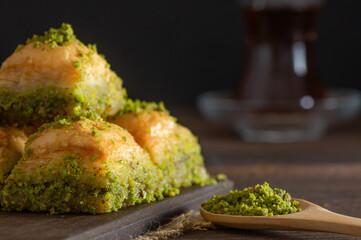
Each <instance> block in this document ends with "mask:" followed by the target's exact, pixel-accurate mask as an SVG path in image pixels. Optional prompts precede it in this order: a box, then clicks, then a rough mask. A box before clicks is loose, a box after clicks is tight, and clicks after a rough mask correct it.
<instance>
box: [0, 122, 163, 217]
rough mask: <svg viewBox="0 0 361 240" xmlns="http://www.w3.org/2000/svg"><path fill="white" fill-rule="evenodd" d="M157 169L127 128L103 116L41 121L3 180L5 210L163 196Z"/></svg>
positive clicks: (59, 208)
mask: <svg viewBox="0 0 361 240" xmlns="http://www.w3.org/2000/svg"><path fill="white" fill-rule="evenodd" d="M162 175H163V172H162V171H161V170H160V169H159V168H158V167H157V166H156V165H154V164H153V162H152V161H151V159H150V156H149V154H148V152H147V151H145V150H144V149H143V148H141V147H140V146H139V145H138V144H137V143H136V142H135V140H134V138H133V137H132V135H130V133H129V132H128V131H127V130H125V129H123V128H121V127H119V126H117V125H115V124H111V123H107V122H104V121H103V120H100V119H98V120H89V119H85V118H82V119H80V120H79V121H75V122H72V123H71V122H68V121H66V120H59V121H57V122H55V123H52V124H48V125H46V126H43V127H42V128H41V129H40V130H39V132H37V133H36V134H34V135H32V136H31V137H30V139H29V141H28V142H27V143H26V147H25V154H24V156H23V157H22V159H21V160H20V161H19V162H18V164H17V165H16V166H15V167H14V169H13V170H12V172H11V173H10V175H9V176H8V178H7V179H6V181H5V185H4V188H3V191H2V199H1V200H2V207H3V209H4V210H6V211H15V210H16V211H21V210H30V211H34V212H50V213H67V212H72V213H78V212H84V213H105V212H111V211H117V210H118V209H120V208H121V207H124V206H129V205H134V204H137V203H147V202H151V201H155V200H158V199H162V198H163V192H165V189H164V186H165V184H163V183H162V179H163V177H162Z"/></svg>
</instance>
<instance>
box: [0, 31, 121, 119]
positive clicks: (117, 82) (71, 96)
mask: <svg viewBox="0 0 361 240" xmlns="http://www.w3.org/2000/svg"><path fill="white" fill-rule="evenodd" d="M125 98H126V91H125V89H124V88H122V80H121V78H120V77H118V76H117V75H116V73H115V72H113V71H112V70H111V69H110V65H109V64H108V63H107V61H106V60H105V59H104V57H102V56H101V55H100V54H98V52H97V50H96V46H95V45H88V46H86V45H84V44H83V43H82V42H80V41H79V40H78V39H77V38H76V36H75V35H74V33H73V29H72V28H71V26H70V25H69V24H62V26H61V27H60V28H59V29H53V28H51V29H50V30H49V31H47V32H45V33H44V35H43V36H38V35H34V36H33V37H32V38H31V39H28V40H27V42H26V44H25V45H19V46H18V48H17V49H16V50H15V52H14V53H13V54H12V55H11V56H10V57H8V58H7V59H6V60H5V61H4V62H3V64H2V66H1V69H0V124H2V125H4V124H18V125H41V124H43V123H47V122H52V121H53V120H54V119H55V118H56V117H58V116H60V117H61V116H71V115H75V116H86V115H87V114H93V113H95V114H97V115H100V116H102V117H106V116H112V115H114V114H115V113H116V112H118V111H119V110H120V109H121V108H122V106H123V104H124V103H125Z"/></svg>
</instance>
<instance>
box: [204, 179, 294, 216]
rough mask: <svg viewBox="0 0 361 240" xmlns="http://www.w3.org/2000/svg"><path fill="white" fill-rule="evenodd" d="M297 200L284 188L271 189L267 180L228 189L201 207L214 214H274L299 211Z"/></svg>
mask: <svg viewBox="0 0 361 240" xmlns="http://www.w3.org/2000/svg"><path fill="white" fill-rule="evenodd" d="M298 206H299V202H297V201H295V200H292V199H291V196H290V194H289V193H287V192H286V191H285V190H282V189H279V188H274V189H272V188H271V187H270V186H269V184H268V183H267V182H265V183H264V184H262V185H259V184H257V185H256V186H255V187H248V188H245V189H243V190H242V191H238V190H235V191H230V192H229V194H228V195H227V196H221V195H218V196H214V197H213V198H212V199H211V200H210V201H206V202H205V203H203V204H202V207H203V208H204V209H205V210H207V211H209V212H211V213H215V214H226V215H242V216H274V215H283V214H290V213H296V212H300V211H301V209H300V208H298Z"/></svg>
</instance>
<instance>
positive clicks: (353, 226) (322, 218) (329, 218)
mask: <svg viewBox="0 0 361 240" xmlns="http://www.w3.org/2000/svg"><path fill="white" fill-rule="evenodd" d="M297 227H299V229H303V230H311V231H312V230H313V231H323V232H333V233H342V234H349V235H354V236H360V237H361V219H360V218H354V217H349V216H345V215H342V214H338V213H334V212H331V211H328V210H326V209H324V208H322V207H318V208H314V209H313V211H311V212H310V214H309V215H308V216H307V215H306V216H304V217H303V218H302V219H298V221H297Z"/></svg>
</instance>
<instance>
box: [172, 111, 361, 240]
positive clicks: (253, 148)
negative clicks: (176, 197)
mask: <svg viewBox="0 0 361 240" xmlns="http://www.w3.org/2000/svg"><path fill="white" fill-rule="evenodd" d="M171 110H172V109H171ZM171 112H172V113H173V114H174V115H175V116H177V117H178V119H179V122H181V123H182V124H184V125H186V126H188V127H189V128H191V130H192V131H193V132H194V133H195V134H197V135H198V136H199V139H200V142H201V145H202V150H203V154H204V156H205V161H206V165H207V168H208V170H209V172H211V173H213V174H216V173H225V174H226V175H227V176H228V177H229V178H230V179H231V180H233V181H234V182H235V187H236V188H238V189H243V188H244V187H247V186H254V185H255V184H257V183H260V184H261V183H263V182H265V181H267V182H269V183H270V185H271V186H274V187H279V188H283V189H286V190H287V191H288V192H289V193H291V195H292V196H293V197H297V198H303V199H307V200H309V201H311V202H314V203H316V204H319V205H321V206H324V207H325V208H327V209H329V210H331V211H334V212H337V213H341V214H346V215H349V216H353V217H359V218H361V119H358V120H357V121H355V122H353V123H351V124H349V125H347V126H344V127H342V128H338V129H333V130H331V131H330V132H329V133H328V134H327V135H326V136H325V137H324V138H323V139H321V140H319V141H314V142H307V143H292V144H266V143H246V142H244V141H242V140H241V139H240V138H239V137H238V136H237V134H236V133H234V132H232V131H231V130H229V129H227V128H225V127H222V126H219V125H216V124H211V123H209V122H207V121H206V120H205V119H203V118H202V117H201V116H200V114H199V113H198V112H197V111H196V110H195V109H189V108H184V109H183V108H182V109H179V108H175V109H174V110H173V111H171ZM177 239H217V240H220V239H298V240H299V239H359V238H356V237H351V236H345V235H339V234H331V233H321V232H293V231H256V230H253V231H251V230H235V229H229V228H218V229H217V230H209V231H192V232H186V233H184V234H183V235H181V236H179V237H178V238H177Z"/></svg>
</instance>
